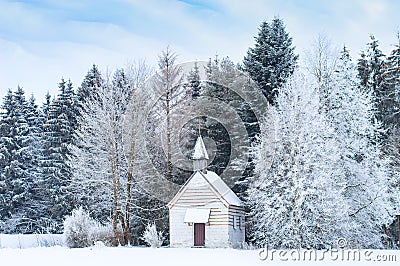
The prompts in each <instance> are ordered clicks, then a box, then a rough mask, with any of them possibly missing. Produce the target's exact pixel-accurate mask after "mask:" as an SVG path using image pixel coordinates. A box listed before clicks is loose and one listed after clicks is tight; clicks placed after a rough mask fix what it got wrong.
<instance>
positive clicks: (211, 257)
mask: <svg viewBox="0 0 400 266" xmlns="http://www.w3.org/2000/svg"><path fill="white" fill-rule="evenodd" d="M368 252H372V253H371V258H374V259H375V258H377V256H378V255H380V256H383V255H384V256H386V258H388V256H389V255H390V256H391V258H393V257H394V256H396V257H397V258H396V261H392V262H377V261H365V260H361V261H341V260H340V259H339V260H338V261H333V260H331V259H326V260H324V261H322V262H315V261H308V260H307V261H292V260H290V259H289V260H288V261H282V260H280V259H278V257H277V254H278V253H275V254H274V255H275V258H274V260H273V261H271V259H270V258H271V257H269V258H268V259H267V260H264V261H263V260H260V259H259V251H258V250H235V249H207V248H185V249H183V248H182V249H181V248H159V249H155V248H141V247H133V248H122V247H120V248H110V247H92V248H83V249H69V248H66V247H47V248H46V247H41V248H28V249H9V248H6V249H0V265H2V266H3V265H13V266H15V265H21V266H22V265H24V266H28V265H29V266H31V265H32V266H35V265H40V266H47V265H49V266H50V265H68V266H78V265H85V266H86V265H87V266H89V265H95V266H102V265H105V266H110V265H175V266H179V265H182V266H191V265H202V266H205V265H229V266H234V265H240V266H247V265H310V264H313V265H320V264H322V265H398V263H399V261H400V252H399V251H393V250H391V251H388V250H379V251H378V250H371V251H368ZM281 255H282V254H281ZM319 255H321V254H319ZM392 260H393V259H392Z"/></svg>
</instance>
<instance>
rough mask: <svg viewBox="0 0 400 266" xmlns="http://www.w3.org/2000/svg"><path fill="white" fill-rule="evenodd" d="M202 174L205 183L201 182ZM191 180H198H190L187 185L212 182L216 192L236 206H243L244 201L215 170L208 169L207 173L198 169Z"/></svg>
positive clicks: (193, 185)
mask: <svg viewBox="0 0 400 266" xmlns="http://www.w3.org/2000/svg"><path fill="white" fill-rule="evenodd" d="M200 176H202V177H203V180H204V183H203V184H199V180H201V178H200V179H199V178H198V177H200ZM191 180H193V181H195V180H196V182H190V181H189V182H188V183H187V185H186V186H187V187H196V186H199V185H207V184H210V185H211V186H212V187H213V188H214V189H215V190H216V192H217V193H218V194H219V195H221V197H222V198H223V199H224V200H225V201H226V202H227V203H228V204H229V205H235V206H243V202H242V201H241V200H240V199H239V198H238V197H237V196H236V194H235V193H234V192H233V191H232V190H231V189H230V188H229V187H228V185H227V184H226V183H225V182H224V181H223V180H222V178H221V177H219V176H218V175H217V174H216V173H214V172H213V171H207V173H203V172H201V171H197V172H196V173H195V174H194V175H193V176H192V177H191Z"/></svg>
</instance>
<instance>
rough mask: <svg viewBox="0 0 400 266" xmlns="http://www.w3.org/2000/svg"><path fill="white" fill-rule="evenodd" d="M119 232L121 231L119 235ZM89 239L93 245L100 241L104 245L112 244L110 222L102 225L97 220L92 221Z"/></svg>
mask: <svg viewBox="0 0 400 266" xmlns="http://www.w3.org/2000/svg"><path fill="white" fill-rule="evenodd" d="M121 234H122V233H120V234H119V235H121ZM90 240H91V243H92V244H94V245H96V243H98V242H102V243H103V244H104V245H105V246H112V245H113V244H114V242H115V236H114V231H113V228H112V224H111V223H109V224H107V225H102V224H100V223H99V222H94V223H93V226H92V227H91V230H90Z"/></svg>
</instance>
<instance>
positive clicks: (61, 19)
mask: <svg viewBox="0 0 400 266" xmlns="http://www.w3.org/2000/svg"><path fill="white" fill-rule="evenodd" d="M398 10H400V2H399V1H396V0H386V1H385V0H381V1H379V0H375V1H373V0H353V1H345V0H336V1H319V0H309V1H298V0H287V1H279V0H251V1H241V0H219V1H211V0H180V1H164V0H149V1H139V0H111V1H106V0H81V1H70V0H58V1H52V0H30V1H6V0H0V96H3V95H4V94H5V92H6V90H7V88H15V87H16V86H17V85H18V84H20V85H22V86H24V87H25V88H26V90H27V91H28V92H35V94H36V95H37V96H38V97H39V98H42V97H43V95H44V94H45V92H46V91H47V90H50V92H51V93H53V94H54V93H56V90H57V82H58V81H59V79H60V78H61V77H62V76H63V77H65V78H71V79H72V81H73V82H74V84H75V86H78V85H79V84H80V82H81V80H82V78H83V76H84V75H85V73H86V71H87V70H88V68H90V66H91V64H93V63H96V64H98V65H100V66H101V68H103V70H104V71H105V69H106V68H107V67H116V66H124V64H125V63H126V62H127V61H128V60H130V59H132V58H147V59H148V60H149V62H150V63H155V61H156V58H157V54H159V52H160V51H161V50H162V49H163V48H165V47H166V46H167V45H170V46H171V47H172V48H173V49H175V50H176V51H177V53H178V54H179V56H180V60H182V61H186V60H194V59H198V60H202V59H207V58H208V57H212V56H214V55H215V54H216V53H218V54H220V55H229V56H230V57H231V58H232V59H233V60H235V61H241V60H242V58H243V56H244V55H245V53H246V50H247V48H248V47H249V46H251V45H253V43H254V40H253V36H255V35H256V34H257V31H258V29H257V28H258V26H259V25H260V23H261V22H262V21H263V20H266V19H267V20H270V19H272V18H273V17H274V16H276V15H278V16H280V17H282V18H283V19H284V21H285V22H286V24H287V29H288V31H289V32H290V33H291V35H292V36H293V38H294V44H295V45H296V46H297V47H298V52H301V51H302V50H303V49H304V48H306V47H308V46H309V44H310V43H311V41H312V39H313V38H314V37H315V36H316V35H317V34H318V33H320V32H325V33H326V34H329V35H330V38H331V39H332V40H333V41H334V42H336V43H338V44H339V45H342V44H343V43H347V44H348V45H349V46H350V48H351V49H352V50H353V55H354V56H356V55H357V54H358V52H359V50H360V49H362V48H363V47H364V45H365V43H366V42H367V41H368V35H369V34H371V33H374V34H376V36H377V38H378V39H379V40H381V43H382V44H383V47H384V50H386V51H388V50H389V47H390V46H389V45H390V44H391V43H392V42H394V39H395V31H396V29H398V27H399V22H398V19H397V17H398V14H397V13H396V12H398Z"/></svg>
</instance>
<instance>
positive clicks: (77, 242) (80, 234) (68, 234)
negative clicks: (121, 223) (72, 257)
mask: <svg viewBox="0 0 400 266" xmlns="http://www.w3.org/2000/svg"><path fill="white" fill-rule="evenodd" d="M119 231H122V230H121V229H119ZM119 235H122V232H120V233H119ZM64 238H65V244H66V245H67V246H68V247H70V248H82V247H89V246H92V245H94V244H95V243H96V242H102V243H103V244H104V245H106V246H112V245H114V243H115V237H114V231H113V227H112V225H111V223H109V224H107V225H103V224H101V223H99V222H97V221H96V220H94V219H92V218H91V217H90V216H89V213H88V212H87V211H85V210H84V209H82V207H80V208H78V209H75V210H73V211H72V215H71V216H68V217H67V218H66V219H65V221H64Z"/></svg>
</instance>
